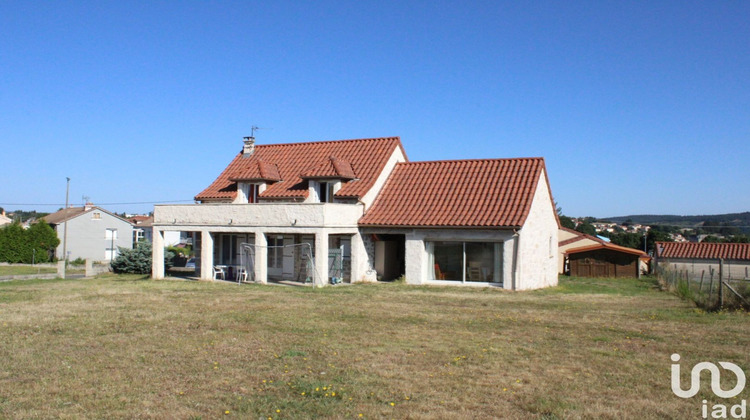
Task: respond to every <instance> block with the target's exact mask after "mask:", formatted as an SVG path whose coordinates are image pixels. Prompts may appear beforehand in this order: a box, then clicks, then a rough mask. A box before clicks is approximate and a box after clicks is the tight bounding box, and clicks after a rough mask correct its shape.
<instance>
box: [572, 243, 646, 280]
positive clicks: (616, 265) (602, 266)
mask: <svg viewBox="0 0 750 420" xmlns="http://www.w3.org/2000/svg"><path fill="white" fill-rule="evenodd" d="M565 256H566V258H567V259H568V267H569V274H570V275H571V276H575V277H632V278H638V277H640V273H641V270H640V261H641V259H642V258H648V255H646V253H644V252H643V251H639V250H637V249H632V248H626V247H623V246H619V245H613V244H610V243H602V244H597V245H591V246H586V247H581V248H575V249H569V250H568V251H567V252H566V253H565Z"/></svg>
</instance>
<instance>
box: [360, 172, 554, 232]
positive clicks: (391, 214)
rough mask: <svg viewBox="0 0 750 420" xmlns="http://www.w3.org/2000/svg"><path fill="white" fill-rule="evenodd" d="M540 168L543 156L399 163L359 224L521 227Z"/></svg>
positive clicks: (529, 205)
mask: <svg viewBox="0 0 750 420" xmlns="http://www.w3.org/2000/svg"><path fill="white" fill-rule="evenodd" d="M542 171H544V172H545V173H546V169H545V166H544V159H542V158H520V159H478V160H452V161H435V162H411V163H399V164H397V165H396V167H395V168H394V170H393V172H392V173H391V176H390V177H389V178H388V181H386V184H385V186H383V189H382V190H381V192H380V195H379V196H378V198H377V199H376V200H375V202H374V203H373V205H372V207H371V208H370V209H369V210H368V211H367V213H366V214H365V215H364V216H363V217H362V218H361V219H360V220H359V224H360V226H393V227H400V226H403V227H430V226H435V227H450V226H457V227H458V226H462V227H494V228H500V227H520V226H523V224H524V222H525V221H526V217H527V216H528V214H529V210H530V208H531V201H532V200H533V197H534V192H535V190H536V186H537V183H538V181H539V177H540V175H541V174H542ZM548 188H549V185H548ZM550 195H551V194H550Z"/></svg>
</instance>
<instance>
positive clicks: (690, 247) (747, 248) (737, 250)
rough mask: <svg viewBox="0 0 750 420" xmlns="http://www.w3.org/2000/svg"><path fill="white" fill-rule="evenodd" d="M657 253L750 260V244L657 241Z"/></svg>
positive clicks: (662, 255)
mask: <svg viewBox="0 0 750 420" xmlns="http://www.w3.org/2000/svg"><path fill="white" fill-rule="evenodd" d="M656 255H657V257H659V258H687V259H706V260H718V259H722V258H723V259H725V260H750V244H735V243H722V244H715V243H708V242H657V243H656Z"/></svg>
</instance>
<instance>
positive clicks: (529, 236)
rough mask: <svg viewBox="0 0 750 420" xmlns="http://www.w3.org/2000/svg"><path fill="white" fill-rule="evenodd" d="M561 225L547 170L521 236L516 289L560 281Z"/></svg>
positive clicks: (538, 186)
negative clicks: (559, 239) (559, 245)
mask: <svg viewBox="0 0 750 420" xmlns="http://www.w3.org/2000/svg"><path fill="white" fill-rule="evenodd" d="M557 235H558V226H557V218H556V217H555V209H554V206H553V202H552V197H551V195H550V193H549V188H548V187H547V174H546V173H545V172H544V171H542V174H541V176H540V177H539V180H538V182H537V187H536V192H535V193H534V199H533V201H532V203H531V209H530V210H529V215H528V217H527V218H526V222H525V223H524V226H523V227H522V228H521V230H520V232H519V236H518V238H519V239H518V240H519V243H518V259H519V260H518V266H517V268H516V270H517V271H516V290H524V289H538V288H542V287H549V286H556V285H557V269H558V258H559V255H558V250H557V247H558V236H557Z"/></svg>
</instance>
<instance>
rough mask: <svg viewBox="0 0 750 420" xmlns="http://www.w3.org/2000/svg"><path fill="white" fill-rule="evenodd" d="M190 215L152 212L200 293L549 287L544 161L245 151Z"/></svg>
mask: <svg viewBox="0 0 750 420" xmlns="http://www.w3.org/2000/svg"><path fill="white" fill-rule="evenodd" d="M195 200H196V201H197V202H198V203H197V204H191V205H157V206H156V207H155V209H154V224H153V226H154V247H153V249H154V259H153V261H154V267H153V275H154V277H157V278H158V277H161V276H163V275H164V274H163V273H164V268H163V265H162V264H161V261H162V258H161V255H160V253H161V252H162V250H161V249H162V246H161V245H162V244H163V238H164V233H165V232H168V231H172V230H180V231H192V232H195V233H196V234H194V235H193V236H194V238H195V242H196V243H195V250H196V253H197V258H196V260H197V261H198V265H199V266H200V267H199V268H198V272H199V273H200V277H201V278H202V279H211V278H216V277H221V276H222V275H223V276H227V275H229V277H232V278H237V275H239V277H240V278H241V279H246V278H247V279H250V280H253V281H257V282H261V283H264V282H266V281H268V280H287V281H313V282H315V283H317V284H326V283H328V282H329V281H333V282H336V281H341V280H343V281H347V282H359V281H375V280H392V279H395V278H398V277H402V276H403V277H404V278H405V280H406V282H407V283H412V284H475V285H485V286H487V285H495V286H501V287H504V288H507V289H519V290H520V289H532V288H539V287H545V286H550V285H554V284H556V283H557V257H558V253H557V243H558V238H557V232H558V230H557V229H558V227H559V223H558V220H557V216H556V213H555V210H554V204H553V203H554V202H553V200H552V194H551V191H550V187H549V182H548V179H547V171H546V167H545V164H544V159H542V158H519V159H472V160H457V161H433V162H409V161H408V159H407V156H406V153H405V151H404V148H403V146H402V144H401V140H400V139H399V138H398V137H387V138H373V139H357V140H338V141H321V142H306V143H288V144H270V145H255V142H254V139H253V138H252V137H247V138H245V141H244V144H243V149H242V151H240V152H239V153H238V154H237V155H236V156H235V157H234V158H233V159H232V161H231V162H230V163H229V165H228V166H227V167H226V168H225V169H224V171H223V172H221V174H219V176H218V177H217V178H216V180H214V181H213V182H212V183H211V184H210V185H209V186H208V187H207V188H205V189H204V190H203V191H201V192H200V193H198V195H196V196H195Z"/></svg>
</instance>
